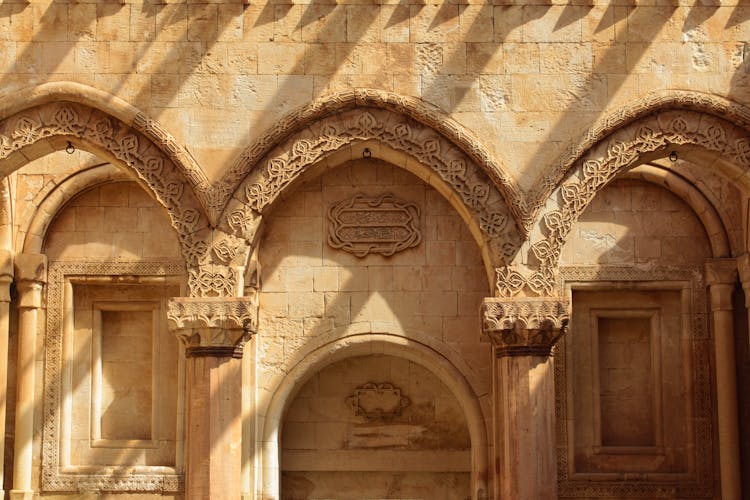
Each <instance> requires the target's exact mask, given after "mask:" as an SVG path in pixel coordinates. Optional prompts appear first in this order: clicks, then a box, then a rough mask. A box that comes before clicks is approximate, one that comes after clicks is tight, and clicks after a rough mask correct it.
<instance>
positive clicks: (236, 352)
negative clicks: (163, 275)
mask: <svg viewBox="0 0 750 500" xmlns="http://www.w3.org/2000/svg"><path fill="white" fill-rule="evenodd" d="M167 320H168V322H169V329H170V330H173V331H174V332H175V333H176V335H177V337H178V338H179V339H180V340H182V342H183V344H184V345H185V353H186V356H188V357H191V356H218V357H229V356H231V357H234V358H241V357H242V348H243V346H244V344H245V342H247V341H248V340H249V339H250V337H251V336H252V335H253V334H255V333H256V332H257V324H258V302H257V300H255V299H254V298H250V297H209V298H206V297H176V298H173V299H171V300H170V301H169V305H168V307H167Z"/></svg>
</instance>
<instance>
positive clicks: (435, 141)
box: [211, 88, 530, 227]
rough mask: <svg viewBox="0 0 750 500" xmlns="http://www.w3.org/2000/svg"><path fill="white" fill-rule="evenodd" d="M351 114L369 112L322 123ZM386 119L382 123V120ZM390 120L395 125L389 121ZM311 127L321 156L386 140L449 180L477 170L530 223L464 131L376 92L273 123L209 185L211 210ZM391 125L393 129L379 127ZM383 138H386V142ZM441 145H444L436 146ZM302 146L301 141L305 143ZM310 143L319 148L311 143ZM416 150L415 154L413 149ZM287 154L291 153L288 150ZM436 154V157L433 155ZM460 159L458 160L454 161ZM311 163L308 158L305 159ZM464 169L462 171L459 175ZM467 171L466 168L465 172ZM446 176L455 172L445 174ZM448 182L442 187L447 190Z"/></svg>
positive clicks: (489, 158) (345, 95)
mask: <svg viewBox="0 0 750 500" xmlns="http://www.w3.org/2000/svg"><path fill="white" fill-rule="evenodd" d="M353 108H363V109H364V108H367V109H370V110H371V112H370V113H369V114H368V113H365V114H361V116H359V117H358V118H357V119H356V120H354V121H353V122H352V123H351V124H350V125H348V126H347V127H340V126H338V125H337V122H335V121H334V122H331V121H329V120H326V117H328V116H333V115H340V114H348V113H347V112H348V111H349V110H351V109H353ZM386 115H388V116H390V118H389V119H382V118H380V117H382V116H386ZM394 118H395V119H394ZM315 122H322V123H323V125H322V126H321V127H320V128H319V133H318V134H317V136H318V137H319V138H320V142H322V143H324V144H325V145H326V146H325V147H326V149H327V151H335V150H337V149H339V148H340V147H341V146H343V145H345V144H351V143H352V141H354V140H358V139H360V140H361V138H366V139H387V140H385V141H384V142H385V143H386V144H388V145H389V146H390V147H392V148H394V149H396V150H399V151H407V152H412V150H413V152H414V153H415V157H417V158H420V159H422V160H425V161H426V164H427V165H428V166H430V167H433V168H435V169H436V170H437V171H439V172H440V175H441V177H443V176H444V175H445V176H447V177H448V178H450V177H451V176H452V175H453V176H457V178H460V179H463V178H466V175H467V173H470V171H471V170H474V169H478V170H479V171H481V172H483V176H489V178H490V182H488V183H487V184H489V185H491V186H492V188H493V189H495V186H496V187H497V189H499V190H500V193H501V196H500V198H501V199H503V200H504V203H505V204H507V206H508V207H509V210H510V211H511V214H512V218H513V219H514V220H515V221H518V222H519V223H520V222H523V223H522V224H521V225H522V226H523V227H527V226H528V225H529V222H525V221H528V220H530V219H529V213H528V210H527V207H526V200H525V198H524V197H523V193H522V192H521V190H520V189H519V188H518V187H517V186H516V184H515V183H514V182H513V180H512V179H511V178H510V177H509V176H508V175H507V174H506V173H505V171H504V169H503V168H502V166H500V165H498V164H497V162H496V161H495V159H494V158H493V155H492V154H491V153H490V152H489V150H488V149H487V148H486V147H485V146H484V145H483V144H482V143H481V142H480V141H479V140H478V139H477V138H475V137H474V136H473V135H472V134H471V132H470V131H468V130H467V129H466V128H464V127H463V126H461V125H460V124H459V123H458V122H456V121H455V120H453V119H452V118H450V117H449V116H447V115H445V114H444V113H443V112H442V111H441V110H440V109H439V108H436V107H434V106H432V105H430V104H428V103H426V102H424V101H422V100H420V99H417V98H414V97H406V96H401V95H398V94H394V93H391V92H386V91H383V90H376V89H362V88H357V89H348V90H345V91H341V92H337V93H333V94H328V95H324V96H321V97H320V98H318V99H316V100H315V101H313V102H312V103H310V104H309V105H308V106H306V107H304V108H302V109H300V110H298V111H296V112H294V113H291V114H289V115H287V116H286V117H285V118H284V119H282V120H280V121H279V122H277V123H276V124H275V125H274V126H273V127H272V128H271V129H270V130H269V131H268V132H267V133H266V134H265V135H264V136H262V137H261V138H259V139H258V140H257V141H256V142H255V143H254V144H253V145H252V146H251V147H249V148H248V149H246V150H245V151H244V152H243V153H242V154H241V155H240V157H239V158H238V159H237V161H236V162H235V164H234V165H233V167H232V168H231V169H230V170H229V172H227V175H226V176H224V177H223V179H222V180H221V181H220V182H219V183H218V184H216V185H215V187H214V191H213V193H212V197H211V206H212V207H213V208H215V209H221V207H223V206H224V205H225V204H226V200H228V198H229V196H231V194H232V193H233V192H234V191H235V189H236V186H237V185H238V184H240V182H242V180H243V179H244V178H245V177H246V176H247V175H248V172H250V170H251V168H254V167H255V166H256V165H262V164H263V161H264V160H263V159H264V157H267V156H269V151H270V150H271V148H272V147H274V146H275V145H278V144H280V143H282V142H284V141H285V140H288V138H289V137H290V136H291V135H292V134H294V133H296V132H298V131H300V130H302V129H304V128H305V127H310V125H311V124H314V123H315ZM388 123H392V124H393V125H388V126H387V127H386V126H385V124H388ZM426 130H431V131H433V133H432V134H429V135H430V137H426V138H425V139H422V140H421V141H420V140H419V139H418V138H419V137H420V136H422V135H423V134H422V133H421V132H423V131H426ZM386 134H387V137H386ZM442 138H445V139H447V141H444V140H442ZM305 140H306V141H307V139H305ZM315 142H319V141H318V140H317V139H316V141H315ZM315 142H313V143H308V144H309V145H310V146H311V147H312V149H315V148H317V147H318V146H316V144H315ZM417 145H420V147H419V148H418V149H417V150H415V149H414V148H415V146H417ZM290 149H291V148H290ZM438 151H440V154H439V155H438ZM449 151H456V152H460V153H461V154H460V155H457V156H458V158H453V160H454V161H456V163H452V161H449V162H448V163H447V164H444V165H438V164H433V163H432V159H433V158H434V157H435V156H436V155H437V156H442V157H449V156H450V155H448V154H446V153H447V152H449ZM459 158H460V159H459ZM310 159H312V157H310ZM462 164H463V168H466V170H465V171H463V172H462V171H461V170H462ZM469 165H471V166H469ZM451 171H455V173H454V174H451V173H450V172H451ZM453 182H454V181H452V180H450V181H448V183H449V184H450V185H453Z"/></svg>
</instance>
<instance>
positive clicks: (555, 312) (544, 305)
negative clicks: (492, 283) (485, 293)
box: [482, 297, 569, 357]
mask: <svg viewBox="0 0 750 500" xmlns="http://www.w3.org/2000/svg"><path fill="white" fill-rule="evenodd" d="M568 320H569V314H568V304H567V303H566V302H563V301H561V300H559V299H552V298H519V299H508V298H498V297H489V298H486V299H484V302H483V303H482V330H483V332H484V333H485V334H486V335H487V336H488V337H489V338H490V340H492V344H493V346H494V348H495V356H497V357H504V356H549V354H550V351H551V350H552V346H554V345H555V343H556V342H557V341H558V340H559V339H560V337H562V335H563V334H564V333H565V331H566V330H567V327H568Z"/></svg>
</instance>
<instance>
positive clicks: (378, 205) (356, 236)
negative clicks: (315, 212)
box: [328, 193, 422, 257]
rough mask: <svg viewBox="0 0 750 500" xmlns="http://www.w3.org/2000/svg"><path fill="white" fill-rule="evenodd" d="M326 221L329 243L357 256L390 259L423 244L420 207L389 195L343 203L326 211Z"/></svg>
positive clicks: (343, 201) (357, 196)
mask: <svg viewBox="0 0 750 500" xmlns="http://www.w3.org/2000/svg"><path fill="white" fill-rule="evenodd" d="M328 222H329V227H328V244H329V245H330V246H332V247H333V248H337V249H340V250H344V251H346V252H349V253H352V254H354V255H356V256H357V257H366V256H367V255H369V254H371V253H377V254H381V255H384V256H386V257H389V256H391V255H393V254H395V253H396V252H400V251H402V250H406V249H407V248H412V247H416V246H417V245H419V243H420V242H421V241H422V233H421V232H420V231H419V207H418V206H417V205H416V204H414V203H411V202H409V201H404V200H400V199H398V198H396V197H395V196H393V195H392V194H383V195H381V196H375V197H369V196H366V195H364V194H361V193H360V194H357V195H355V196H353V197H352V198H348V199H346V200H342V201H340V202H338V203H336V204H334V205H332V206H331V208H330V209H329V210H328Z"/></svg>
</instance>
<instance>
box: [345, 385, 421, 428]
mask: <svg viewBox="0 0 750 500" xmlns="http://www.w3.org/2000/svg"><path fill="white" fill-rule="evenodd" d="M346 402H347V404H348V405H349V406H351V408H352V409H353V410H354V414H355V415H357V416H358V417H365V418H367V419H368V420H374V419H379V418H391V417H398V416H399V415H401V409H402V408H406V407H407V406H409V405H410V404H411V401H409V398H407V397H404V396H402V395H401V389H397V388H396V387H394V386H393V384H390V383H388V382H383V383H381V384H378V383H375V382H368V383H366V384H365V385H363V386H362V387H358V388H357V389H356V390H355V391H354V394H352V395H351V396H349V397H348V398H346Z"/></svg>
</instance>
